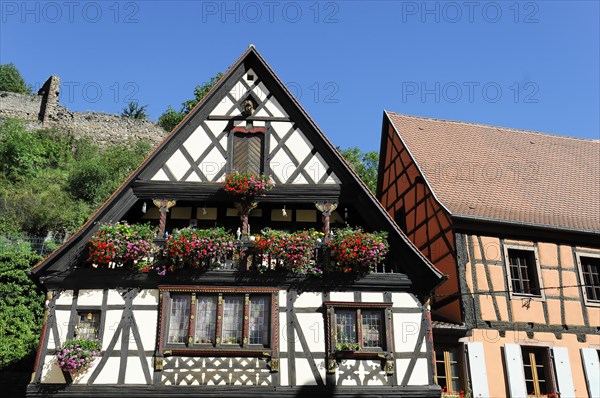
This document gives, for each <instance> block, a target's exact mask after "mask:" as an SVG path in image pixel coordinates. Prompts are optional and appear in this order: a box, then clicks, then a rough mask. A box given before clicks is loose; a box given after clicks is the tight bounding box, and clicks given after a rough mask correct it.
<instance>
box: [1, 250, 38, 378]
mask: <svg viewBox="0 0 600 398" xmlns="http://www.w3.org/2000/svg"><path fill="white" fill-rule="evenodd" d="M39 260H41V257H39V256H38V255H36V254H35V253H33V252H32V251H31V250H30V249H29V248H28V247H27V246H26V245H16V244H14V243H11V242H8V241H6V240H4V239H0V298H1V299H0V369H3V368H5V367H7V366H9V365H11V364H13V363H16V362H18V361H19V360H21V359H23V358H25V357H27V356H29V355H30V354H32V353H34V352H35V350H36V348H37V344H38V340H39V333H40V328H41V318H42V315H43V311H44V307H43V306H44V295H43V293H42V292H40V291H39V289H38V288H37V287H36V286H35V285H34V284H33V282H32V281H31V280H30V279H29V277H28V276H27V274H26V273H25V272H26V271H27V270H29V269H30V268H31V267H32V266H33V265H34V264H36V263H37V262H38V261H39Z"/></svg>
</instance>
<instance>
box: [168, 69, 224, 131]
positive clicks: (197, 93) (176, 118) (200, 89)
mask: <svg viewBox="0 0 600 398" xmlns="http://www.w3.org/2000/svg"><path fill="white" fill-rule="evenodd" d="M221 76H223V74H222V73H221V72H219V73H217V74H216V76H213V77H212V78H211V79H210V80H209V81H208V82H204V84H202V85H201V86H200V85H198V86H196V88H195V89H194V98H192V99H190V100H187V101H184V102H183V103H182V104H181V110H179V111H176V110H175V109H174V108H173V107H172V106H170V105H169V107H168V108H167V110H166V111H165V112H164V113H163V114H162V115H160V117H159V118H158V124H159V125H160V126H161V127H162V128H164V129H165V130H167V131H171V130H173V129H174V128H175V126H177V125H178V124H179V123H180V122H181V121H182V120H183V118H184V117H185V115H187V114H188V113H190V111H191V110H192V109H193V108H194V106H196V104H197V103H198V102H200V101H201V100H202V98H204V97H205V96H206V94H208V92H209V91H210V89H211V88H213V86H214V85H215V84H217V82H218V81H219V79H220V78H221Z"/></svg>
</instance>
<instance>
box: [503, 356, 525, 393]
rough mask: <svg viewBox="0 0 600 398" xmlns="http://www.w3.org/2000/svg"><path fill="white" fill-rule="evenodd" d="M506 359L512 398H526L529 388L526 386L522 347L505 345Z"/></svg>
mask: <svg viewBox="0 0 600 398" xmlns="http://www.w3.org/2000/svg"><path fill="white" fill-rule="evenodd" d="M504 357H505V359H506V376H507V379H508V389H509V391H510V396H511V397H512V398H522V397H526V396H527V387H526V385H525V371H524V370H523V354H522V353H521V346H520V345H518V344H505V345H504Z"/></svg>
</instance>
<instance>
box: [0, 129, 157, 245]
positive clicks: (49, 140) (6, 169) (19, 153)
mask: <svg viewBox="0 0 600 398" xmlns="http://www.w3.org/2000/svg"><path fill="white" fill-rule="evenodd" d="M150 150H151V146H150V144H148V143H144V142H139V141H138V142H132V143H130V144H122V145H115V146H112V147H110V148H106V149H100V148H99V147H98V146H97V145H94V144H92V143H90V142H89V141H87V140H75V139H72V138H70V137H68V136H66V135H64V134H61V133H60V132H59V131H56V130H38V131H34V132H28V131H26V130H25V127H24V126H23V123H22V122H21V121H19V120H15V119H8V120H6V121H4V122H2V123H1V124H0V233H2V234H3V235H7V234H10V235H15V234H17V235H29V236H46V235H47V234H48V233H49V232H54V233H58V234H65V233H66V234H68V233H73V232H74V231H75V230H77V229H78V228H79V227H80V226H81V225H82V224H83V223H84V222H85V221H86V220H87V219H88V218H89V217H90V216H91V215H92V213H93V212H94V210H95V209H96V208H97V207H98V206H99V205H100V204H101V203H102V202H104V200H106V198H108V196H109V195H110V194H111V193H112V192H113V191H114V190H115V189H116V188H117V187H118V186H119V184H121V183H122V182H123V180H124V179H125V178H126V177H127V175H128V174H129V173H131V171H133V170H134V169H135V168H136V167H137V166H138V165H139V164H140V163H141V162H142V160H143V159H144V158H145V157H146V155H147V154H148V153H149V152H150Z"/></svg>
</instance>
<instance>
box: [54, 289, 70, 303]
mask: <svg viewBox="0 0 600 398" xmlns="http://www.w3.org/2000/svg"><path fill="white" fill-rule="evenodd" d="M72 302H73V291H72V290H65V291H64V292H62V293H60V294H59V296H58V297H57V298H56V304H57V305H71V303H72Z"/></svg>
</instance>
